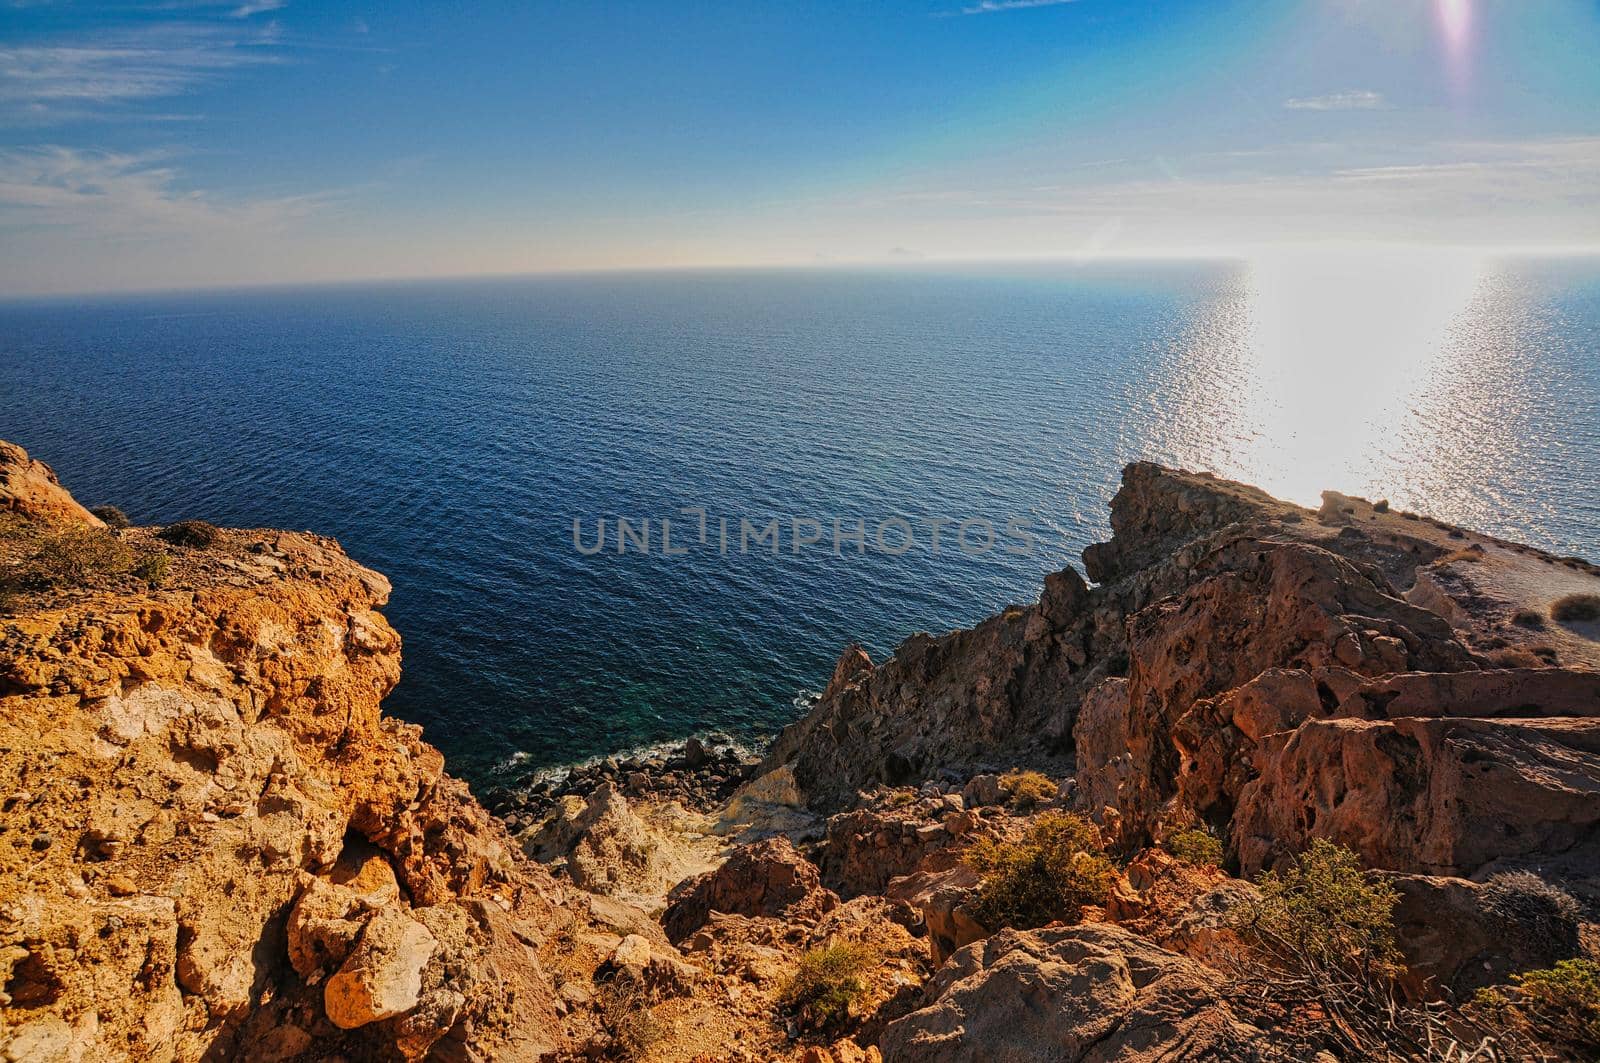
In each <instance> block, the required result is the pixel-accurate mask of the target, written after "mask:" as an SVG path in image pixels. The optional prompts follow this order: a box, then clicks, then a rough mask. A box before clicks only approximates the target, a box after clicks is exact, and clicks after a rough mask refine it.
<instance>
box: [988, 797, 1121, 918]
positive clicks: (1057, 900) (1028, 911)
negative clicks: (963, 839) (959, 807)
mask: <svg viewBox="0 0 1600 1063" xmlns="http://www.w3.org/2000/svg"><path fill="white" fill-rule="evenodd" d="M966 861H967V865H968V866H969V867H971V868H972V869H973V870H975V871H977V872H978V873H979V874H981V875H982V876H983V881H982V883H981V885H980V886H979V887H978V900H977V903H976V904H975V905H974V906H973V907H974V913H973V914H974V915H975V916H976V918H977V920H978V921H979V922H980V923H982V924H983V925H984V926H986V927H988V928H989V929H991V930H999V929H1001V928H1002V927H1016V928H1018V929H1022V930H1029V929H1032V928H1034V927H1039V926H1044V925H1045V924H1046V923H1051V922H1054V921H1056V920H1058V919H1059V920H1062V921H1063V922H1068V923H1075V922H1077V921H1078V919H1080V918H1081V917H1082V915H1083V909H1084V907H1085V906H1086V905H1091V904H1102V903H1104V902H1105V900H1106V898H1107V896H1108V895H1109V894H1110V893H1111V887H1112V884H1113V883H1114V882H1115V881H1116V877H1117V869H1116V866H1115V865H1114V864H1112V863H1111V861H1110V860H1108V859H1107V858H1106V856H1105V853H1104V851H1103V849H1102V846H1101V842H1100V834H1099V832H1098V831H1097V830H1095V828H1094V825H1093V824H1091V823H1089V822H1088V821H1087V820H1085V819H1083V818H1082V817H1081V816H1075V815H1072V814H1071V813H1066V812H1052V813H1046V814H1045V815H1042V816H1040V817H1039V818H1038V819H1037V820H1035V821H1034V823H1033V824H1032V825H1031V826H1030V827H1029V828H1028V832H1027V834H1026V835H1024V836H1023V838H1022V839H1021V840H1020V841H1009V842H1008V841H995V840H993V839H990V838H985V839H982V840H981V841H979V842H978V844H976V845H974V846H973V847H972V848H971V849H970V850H968V852H967V856H966Z"/></svg>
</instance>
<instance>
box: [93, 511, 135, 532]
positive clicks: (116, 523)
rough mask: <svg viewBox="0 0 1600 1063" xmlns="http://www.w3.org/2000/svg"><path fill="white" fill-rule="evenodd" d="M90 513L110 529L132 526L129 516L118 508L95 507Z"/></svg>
mask: <svg viewBox="0 0 1600 1063" xmlns="http://www.w3.org/2000/svg"><path fill="white" fill-rule="evenodd" d="M89 512H90V513H92V514H94V515H95V516H97V517H99V518H100V519H101V520H103V521H105V524H106V527H108V528H127V527H130V526H131V522H130V521H129V520H128V515H127V514H126V513H124V512H122V510H120V509H118V508H117V507H116V506H95V507H94V508H92V509H90V510H89Z"/></svg>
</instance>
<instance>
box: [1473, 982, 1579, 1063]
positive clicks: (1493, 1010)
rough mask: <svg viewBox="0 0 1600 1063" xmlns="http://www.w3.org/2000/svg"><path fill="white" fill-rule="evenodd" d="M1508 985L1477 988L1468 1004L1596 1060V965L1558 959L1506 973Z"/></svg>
mask: <svg viewBox="0 0 1600 1063" xmlns="http://www.w3.org/2000/svg"><path fill="white" fill-rule="evenodd" d="M1511 982H1512V985H1510V986H1504V987H1500V988H1497V989H1480V990H1478V994H1477V996H1476V997H1474V998H1473V1001H1472V1003H1473V1006H1474V1008H1476V1009H1478V1010H1480V1011H1484V1012H1488V1013H1489V1014H1491V1015H1493V1016H1494V1017H1495V1018H1496V1019H1498V1020H1499V1021H1500V1022H1503V1023H1507V1024H1509V1025H1512V1026H1514V1027H1520V1028H1521V1029H1523V1030H1525V1031H1526V1032H1527V1033H1528V1034H1529V1035H1531V1036H1533V1037H1535V1038H1537V1039H1539V1040H1541V1041H1546V1042H1553V1043H1555V1044H1558V1045H1562V1046H1564V1047H1566V1048H1568V1049H1571V1050H1574V1051H1573V1054H1574V1055H1575V1056H1576V1057H1578V1058H1583V1059H1600V964H1596V963H1594V962H1593V961H1591V960H1562V961H1561V962H1560V963H1558V964H1556V965H1555V966H1554V967H1551V968H1548V969H1545V970H1538V971H1524V972H1522V973H1521V974H1514V975H1512V976H1511Z"/></svg>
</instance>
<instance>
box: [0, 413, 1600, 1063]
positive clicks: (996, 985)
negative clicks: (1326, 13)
mask: <svg viewBox="0 0 1600 1063" xmlns="http://www.w3.org/2000/svg"><path fill="white" fill-rule="evenodd" d="M111 523H112V524H114V523H115V522H111ZM1111 526H1112V530H1113V535H1112V537H1111V539H1110V540H1109V541H1108V542H1106V543H1102V544H1098V545H1096V546H1094V547H1091V548H1090V549H1089V550H1088V551H1087V552H1086V553H1085V557H1084V568H1083V574H1080V573H1079V572H1078V571H1077V570H1076V569H1073V568H1070V567H1068V568H1064V569H1062V570H1061V571H1059V572H1056V573H1052V574H1050V575H1049V576H1048V577H1046V579H1045V582H1044V586H1043V588H1042V592H1041V594H1040V597H1039V600H1038V601H1037V602H1035V603H1032V604H1029V605H1027V606H1022V607H1012V608H1008V609H1006V610H1004V611H1003V612H1001V613H998V614H996V615H995V616H993V617H990V618H989V619H987V620H985V621H983V622H982V623H980V624H978V625H975V626H974V627H973V628H971V629H968V630H964V631H958V632H954V633H951V634H948V635H944V636H941V637H931V636H927V635H916V636H913V637H912V638H910V639H908V640H907V641H906V642H905V643H903V644H902V645H901V646H900V647H899V648H898V649H897V650H896V652H895V654H894V655H893V656H892V657H890V658H888V659H886V660H882V661H873V660H871V659H870V658H869V657H868V656H867V655H866V654H865V653H862V652H861V651H860V650H858V649H854V648H850V649H846V650H845V652H844V653H843V654H842V655H841V657H840V659H839V662H838V665H837V666H836V668H835V670H834V674H833V676H832V677H831V679H830V680H829V682H828V684H827V688H826V690H825V691H824V693H823V694H822V696H821V697H820V698H819V699H818V700H817V702H816V704H815V705H814V706H813V707H812V708H811V710H810V711H809V712H808V713H807V714H806V715H805V717H804V718H803V719H801V720H799V721H797V722H796V723H795V724H793V725H791V726H790V727H789V728H787V729H786V730H785V731H784V733H783V734H782V735H781V736H779V738H778V739H777V740H776V741H775V742H774V743H773V744H772V746H771V747H770V748H769V749H768V750H766V752H765V753H764V755H763V756H762V757H761V758H760V760H759V762H752V761H751V760H750V758H748V757H745V756H743V755H742V754H741V753H740V752H738V751H737V750H734V749H731V748H730V747H729V746H727V745H726V744H722V743H718V742H715V741H710V742H707V741H705V740H695V741H694V742H691V743H686V744H685V745H684V746H683V747H681V748H680V749H675V750H669V751H665V752H663V753H662V754H660V755H654V754H652V755H649V756H637V757H622V758H618V759H616V760H612V761H600V762H597V763H595V764H592V765H583V766H579V767H577V768H575V769H572V770H569V771H568V772H566V773H565V774H563V775H562V776H560V777H559V778H558V779H541V780H535V781H533V782H532V783H531V785H527V786H520V785H519V786H516V787H512V788H508V789H507V790H506V791H505V792H502V793H497V794H494V795H490V796H489V797H488V799H487V801H486V804H487V805H488V806H489V808H492V809H494V811H495V813H498V814H491V812H490V811H489V808H486V807H485V804H480V802H479V801H478V800H476V799H475V798H474V796H473V795H472V794H471V793H470V792H469V791H468V789H467V787H466V786H464V785H463V784H461V783H460V782H458V781H457V780H454V779H452V778H451V777H450V776H449V775H448V773H447V771H446V765H445V764H444V762H443V758H442V757H441V756H440V755H439V754H438V752H437V751H435V750H434V749H433V748H432V747H430V746H428V745H427V744H426V743H425V742H424V741H423V740H422V736H421V734H420V732H419V731H418V729H417V728H415V727H411V726H408V725H405V724H403V723H400V722H399V721H396V720H393V719H390V718H387V717H385V716H384V715H383V713H382V710H381V701H382V699H383V697H384V696H385V695H386V694H387V693H388V691H389V690H391V689H392V688H393V686H394V684H395V682H396V681H397V680H398V677H399V669H400V642H399V637H398V636H397V635H396V634H395V633H394V631H393V630H392V629H391V628H390V627H389V626H388V624H387V622H386V621H385V620H384V618H383V616H382V614H381V612H380V611H379V610H380V608H381V607H382V605H383V603H384V601H385V600H386V598H387V595H388V589H389V588H388V583H387V581H386V580H385V579H384V578H383V577H382V576H381V575H379V574H377V573H374V572H372V571H370V570H367V569H365V568H363V567H361V566H360V565H358V564H356V563H355V562H354V561H352V560H350V559H349V558H348V557H347V556H345V555H344V553H343V551H342V550H340V548H339V547H338V544H336V543H334V542H332V541H331V540H327V539H323V538H320V537H317V536H314V535H309V534H303V533H293V532H281V531H275V530H270V529H257V530H251V531H243V530H232V529H216V528H211V527H210V526H209V525H201V524H199V523H197V522H191V524H190V525H188V526H181V527H180V526H171V527H169V528H121V527H116V526H108V525H107V522H105V521H102V520H101V519H100V518H98V517H96V516H94V515H92V514H90V513H88V512H87V511H86V510H84V509H83V507H81V506H79V505H78V504H77V503H76V502H75V501H74V500H73V499H72V497H71V495H70V494H68V493H67V491H66V490H65V489H64V488H63V487H61V485H60V484H59V483H58V482H57V480H56V477H55V475H54V473H53V472H52V471H51V470H50V469H49V467H48V466H45V465H43V464H42V463H40V462H38V461H36V460H34V459H32V458H30V457H29V456H28V455H27V454H26V453H24V452H23V451H22V450H21V448H18V447H15V446H13V445H11V444H0V1059H5V1060H10V1061H13V1063H17V1061H24V1060H25V1061H27V1063H81V1061H88V1060H95V1061H98V1060H112V1061H127V1063H145V1061H161V1063H169V1061H183V1063H199V1061H202V1060H212V1059H229V1058H235V1059H249V1060H252V1061H261V1063H291V1061H305V1063H316V1061H332V1060H343V1061H354V1060H406V1061H416V1060H440V1061H448V1063H456V1061H468V1060H514V1061H523V1060H528V1061H535V1060H567V1061H577V1060H642V1061H648V1063H719V1061H744V1063H754V1061H776V1063H946V1061H948V1063H966V1061H973V1063H976V1061H979V1060H982V1061H983V1063H1010V1061H1019V1063H1020V1061H1025V1060H1026V1061H1032V1060H1037V1059H1050V1060H1063V1061H1084V1063H1090V1061H1093V1063H1103V1061H1109V1060H1121V1061H1146V1060H1149V1061H1154V1060H1163V1059H1174V1058H1182V1059H1192V1060H1216V1061H1223V1060H1228V1061H1234V1060H1242V1061H1269V1060H1270V1061H1279V1060H1284V1061H1287V1060H1297V1061H1301V1060H1316V1061H1318V1063H1343V1061H1355V1060H1369V1059H1385V1060H1418V1061H1428V1063H1433V1061H1439V1063H1444V1061H1447V1060H1448V1061H1455V1063H1460V1061H1464V1060H1467V1059H1474V1060H1483V1061H1503V1060H1588V1059H1593V1058H1597V1055H1600V570H1597V569H1596V568H1595V567H1594V566H1592V565H1590V564H1588V563H1587V562H1583V561H1579V560H1577V559H1571V558H1558V557H1554V556H1552V555H1549V554H1546V553H1543V552H1541V551H1538V550H1535V549H1532V548H1529V547H1525V546H1520V545H1518V544H1513V543H1508V542H1505V541H1503V540H1500V539H1497V538H1494V537H1491V536H1485V535H1480V534H1478V533H1475V532H1471V531H1469V530H1466V529H1459V528H1453V527H1450V526H1449V525H1446V524H1442V523H1440V522H1437V521H1433V520H1430V519H1428V518H1426V517H1421V516H1419V515H1416V514H1408V513H1401V512H1396V511H1394V510H1393V509H1392V508H1391V507H1390V506H1388V505H1387V504H1386V503H1383V502H1376V503H1369V502H1366V501H1364V500H1361V499H1357V498H1351V497H1347V496H1344V495H1339V494H1336V493H1333V492H1329V493H1328V494H1326V495H1325V496H1324V503H1323V505H1322V506H1321V507H1320V509H1316V510H1311V509H1305V508H1302V507H1299V506H1295V505H1292V504H1290V503H1286V502H1282V501H1279V500H1277V499H1273V498H1271V497H1269V496H1267V495H1266V494H1264V493H1263V492H1261V491H1259V490H1257V489H1255V488H1252V487H1249V486H1247V485H1243V484H1236V483H1230V482H1228V481H1224V480H1219V479H1216V478H1214V477H1211V476H1208V475H1205V474H1196V473H1188V472H1183V471H1179V470H1171V469H1163V468H1160V467H1158V466H1155V465H1150V464H1145V463H1136V464H1134V465H1131V466H1129V467H1128V468H1127V469H1126V470H1125V472H1124V475H1123V482H1122V487H1121V490H1120V491H1119V492H1118V494H1117V496H1116V498H1115V499H1114V500H1113V502H1112V507H1111ZM1085 577H1087V578H1085Z"/></svg>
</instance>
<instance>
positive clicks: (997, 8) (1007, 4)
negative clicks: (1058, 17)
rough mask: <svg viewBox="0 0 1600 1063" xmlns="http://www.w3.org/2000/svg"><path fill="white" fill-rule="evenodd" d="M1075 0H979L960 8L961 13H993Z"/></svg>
mask: <svg viewBox="0 0 1600 1063" xmlns="http://www.w3.org/2000/svg"><path fill="white" fill-rule="evenodd" d="M1076 2H1077V0H979V2H978V3H976V4H971V5H969V6H967V7H964V8H962V9H961V11H960V13H961V14H963V15H993V14H998V13H999V12H1001V11H1021V10H1023V9H1024V8H1029V7H1055V6H1057V5H1058V4H1072V3H1076Z"/></svg>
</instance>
